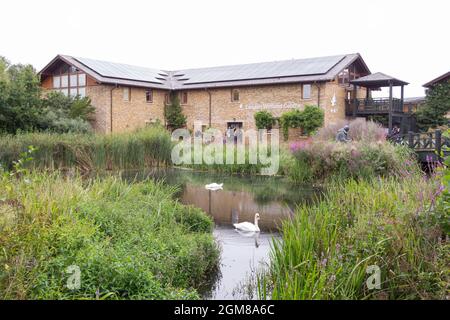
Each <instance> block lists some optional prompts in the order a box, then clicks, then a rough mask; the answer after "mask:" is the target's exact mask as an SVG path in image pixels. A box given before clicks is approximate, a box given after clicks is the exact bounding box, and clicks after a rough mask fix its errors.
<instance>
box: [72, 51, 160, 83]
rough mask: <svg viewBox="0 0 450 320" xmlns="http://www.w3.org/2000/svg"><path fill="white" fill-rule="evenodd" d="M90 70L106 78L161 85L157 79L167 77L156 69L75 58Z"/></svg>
mask: <svg viewBox="0 0 450 320" xmlns="http://www.w3.org/2000/svg"><path fill="white" fill-rule="evenodd" d="M75 59H76V60H78V61H79V62H81V63H82V64H84V65H85V66H87V67H88V68H90V69H91V70H95V71H96V72H97V73H98V74H100V75H101V76H103V77H108V78H118V79H132V80H137V81H146V82H155V83H162V81H161V80H160V79H158V78H162V77H167V73H166V72H163V71H161V70H157V69H150V68H144V67H138V66H132V65H129V64H123V63H115V62H108V61H100V60H94V59H87V58H78V57H76V58H75Z"/></svg>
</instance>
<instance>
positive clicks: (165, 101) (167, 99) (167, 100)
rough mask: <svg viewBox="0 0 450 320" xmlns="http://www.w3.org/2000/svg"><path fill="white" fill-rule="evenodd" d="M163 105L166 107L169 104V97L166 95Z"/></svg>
mask: <svg viewBox="0 0 450 320" xmlns="http://www.w3.org/2000/svg"><path fill="white" fill-rule="evenodd" d="M164 103H165V104H167V105H169V104H170V95H169V94H168V93H166V95H165V96H164Z"/></svg>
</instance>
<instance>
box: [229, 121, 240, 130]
mask: <svg viewBox="0 0 450 320" xmlns="http://www.w3.org/2000/svg"><path fill="white" fill-rule="evenodd" d="M227 129H242V122H227Z"/></svg>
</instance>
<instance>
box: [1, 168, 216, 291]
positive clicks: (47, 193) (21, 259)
mask: <svg viewBox="0 0 450 320" xmlns="http://www.w3.org/2000/svg"><path fill="white" fill-rule="evenodd" d="M0 179H1V180H0V247H1V251H0V299H96V298H100V299H102V298H108V299H174V298H176V299H185V298H189V299H191V298H194V299H195V298H199V294H198V293H197V290H196V289H198V288H201V287H202V286H203V285H204V284H205V283H206V282H207V281H208V278H209V274H210V273H211V272H213V271H214V270H215V269H216V268H217V263H218V249H217V247H216V244H215V242H214V240H213V237H212V234H211V231H212V226H213V222H212V220H211V219H210V218H209V217H208V216H206V214H204V213H203V212H202V211H201V210H199V209H196V208H193V207H188V206H184V205H181V204H179V203H178V202H176V201H175V200H173V198H172V195H173V194H174V192H175V191H176V190H175V189H174V188H170V187H167V186H163V185H162V184H161V183H157V182H152V181H144V182H139V183H138V182H135V183H132V184H129V183H126V182H124V181H122V180H120V179H118V178H104V179H101V180H100V179H92V180H90V181H83V180H82V179H81V178H79V177H76V176H75V177H71V178H70V177H64V176H61V174H60V173H58V172H54V173H37V172H34V173H31V174H29V173H25V174H24V175H23V176H22V174H19V177H16V176H12V177H9V176H7V175H4V176H3V178H1V176H0ZM70 265H77V266H79V268H80V270H81V288H80V289H78V290H69V289H68V288H67V287H66V283H67V280H68V277H69V274H66V273H65V270H66V268H67V267H68V266H70Z"/></svg>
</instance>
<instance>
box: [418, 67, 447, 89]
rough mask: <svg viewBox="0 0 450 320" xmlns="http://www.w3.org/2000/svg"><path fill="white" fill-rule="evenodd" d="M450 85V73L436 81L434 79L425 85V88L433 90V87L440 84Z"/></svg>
mask: <svg viewBox="0 0 450 320" xmlns="http://www.w3.org/2000/svg"><path fill="white" fill-rule="evenodd" d="M446 82H447V83H450V71H449V72H447V73H444V74H443V75H441V76H439V77H437V78H436V79H433V80H431V81H429V82H427V83H425V84H424V85H423V86H424V87H425V88H428V89H429V88H432V87H433V86H435V85H436V84H438V83H446Z"/></svg>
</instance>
